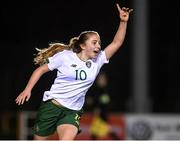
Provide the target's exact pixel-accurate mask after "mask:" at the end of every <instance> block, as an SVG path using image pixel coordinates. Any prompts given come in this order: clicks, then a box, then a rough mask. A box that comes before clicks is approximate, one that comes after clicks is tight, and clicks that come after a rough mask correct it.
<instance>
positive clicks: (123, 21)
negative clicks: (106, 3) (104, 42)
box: [104, 4, 133, 60]
mask: <svg viewBox="0 0 180 141" xmlns="http://www.w3.org/2000/svg"><path fill="white" fill-rule="evenodd" d="M116 6H117V9H118V11H119V17H120V23H119V27H118V30H117V32H116V34H115V36H114V39H113V41H112V42H111V43H110V44H109V45H108V46H107V47H106V48H105V49H104V50H105V53H106V57H107V59H108V60H109V59H110V58H111V57H112V56H113V55H114V54H115V53H116V52H117V50H118V49H119V48H120V47H121V46H122V44H123V41H124V38H125V35H126V29H127V22H128V19H129V13H130V12H132V11H133V10H132V9H129V8H125V7H123V8H122V9H121V8H120V6H119V4H116Z"/></svg>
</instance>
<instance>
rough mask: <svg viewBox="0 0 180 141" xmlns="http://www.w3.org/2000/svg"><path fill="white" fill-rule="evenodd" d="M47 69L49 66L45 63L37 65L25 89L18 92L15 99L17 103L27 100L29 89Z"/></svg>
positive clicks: (29, 93)
mask: <svg viewBox="0 0 180 141" xmlns="http://www.w3.org/2000/svg"><path fill="white" fill-rule="evenodd" d="M48 71H49V68H48V65H47V64H45V65H42V66H40V67H38V68H37V69H36V70H34V72H33V73H32V75H31V77H30V79H29V81H28V83H27V85H26V87H25V89H24V90H23V91H22V92H21V93H20V94H19V96H18V97H17V98H16V100H15V101H16V103H17V104H18V105H20V104H23V103H24V101H28V100H29V98H30V96H31V90H32V89H33V87H34V85H35V84H36V83H37V81H38V80H39V79H40V77H41V76H42V75H43V74H44V73H46V72H48Z"/></svg>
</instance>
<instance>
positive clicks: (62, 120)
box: [33, 100, 83, 136]
mask: <svg viewBox="0 0 180 141" xmlns="http://www.w3.org/2000/svg"><path fill="white" fill-rule="evenodd" d="M82 114H83V110H79V111H76V110H71V109H68V108H66V107H63V106H60V105H55V104H54V103H53V102H52V101H51V100H48V101H46V102H42V104H41V105H40V108H39V111H38V113H37V118H36V120H35V124H34V127H33V133H34V134H36V135H39V136H48V135H51V134H53V133H54V132H55V131H56V128H57V126H58V125H61V124H72V125H74V126H76V127H77V128H78V132H79V131H80V130H79V122H80V117H81V116H82Z"/></svg>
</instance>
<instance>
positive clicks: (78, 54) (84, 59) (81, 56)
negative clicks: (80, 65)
mask: <svg viewBox="0 0 180 141" xmlns="http://www.w3.org/2000/svg"><path fill="white" fill-rule="evenodd" d="M77 56H78V57H79V59H80V60H81V61H84V62H86V61H87V60H88V58H87V56H85V55H84V54H83V53H82V52H80V53H77Z"/></svg>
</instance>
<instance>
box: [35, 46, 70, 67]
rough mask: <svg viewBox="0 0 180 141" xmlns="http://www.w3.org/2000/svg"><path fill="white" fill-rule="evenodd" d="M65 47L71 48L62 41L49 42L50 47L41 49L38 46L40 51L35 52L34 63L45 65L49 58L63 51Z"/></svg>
mask: <svg viewBox="0 0 180 141" xmlns="http://www.w3.org/2000/svg"><path fill="white" fill-rule="evenodd" d="M64 49H69V47H68V46H67V45H65V44H62V43H52V44H49V47H48V48H43V49H39V48H36V50H37V51H38V53H37V54H35V58H34V60H33V61H34V64H35V65H43V64H46V63H47V62H48V58H49V57H51V56H53V55H54V54H56V53H58V52H61V51H63V50H64Z"/></svg>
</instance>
